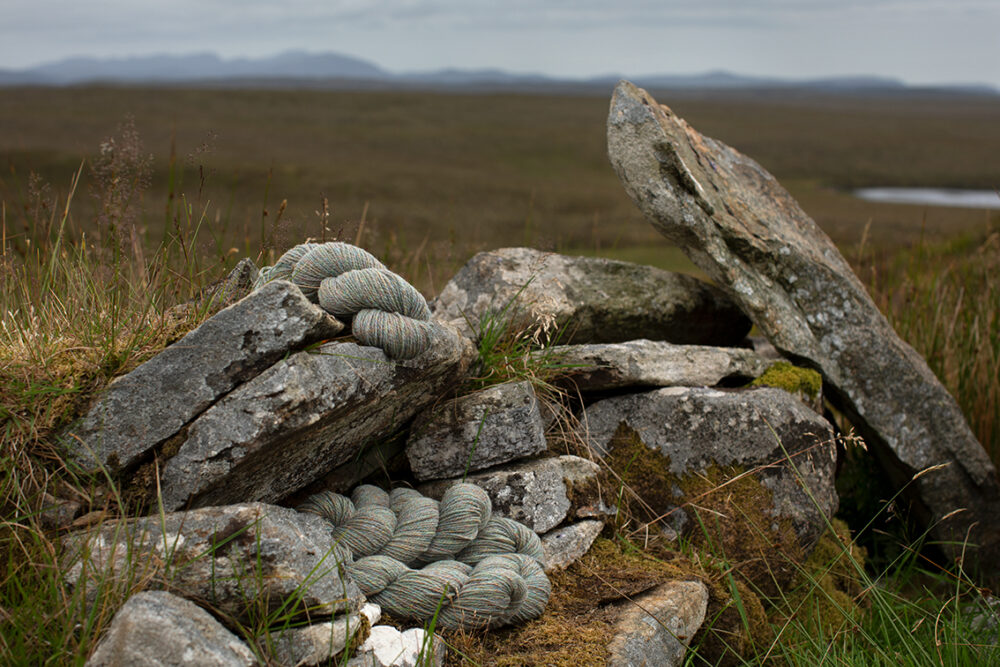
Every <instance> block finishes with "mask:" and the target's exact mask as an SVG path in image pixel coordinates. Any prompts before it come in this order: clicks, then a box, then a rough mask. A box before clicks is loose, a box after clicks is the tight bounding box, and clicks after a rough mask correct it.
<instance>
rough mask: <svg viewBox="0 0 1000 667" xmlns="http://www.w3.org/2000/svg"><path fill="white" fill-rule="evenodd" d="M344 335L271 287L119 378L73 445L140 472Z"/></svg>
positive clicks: (96, 459) (79, 427)
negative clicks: (194, 425) (272, 369)
mask: <svg viewBox="0 0 1000 667" xmlns="http://www.w3.org/2000/svg"><path fill="white" fill-rule="evenodd" d="M341 329H343V324H341V323H340V322H338V321H337V320H335V319H334V318H332V317H330V316H329V315H327V314H326V313H325V312H323V311H322V310H320V308H319V307H317V306H314V305H313V304H311V303H309V301H308V300H307V299H306V298H305V297H304V296H302V293H301V292H300V291H299V288H298V287H295V286H294V285H292V284H291V283H288V282H283V281H280V282H274V283H270V284H269V285H267V286H266V287H265V288H263V289H260V290H258V291H257V292H254V293H253V294H251V295H250V296H248V297H246V298H245V299H243V300H242V301H239V302H237V303H235V304H233V305H232V306H229V307H228V308H225V309H223V310H221V311H219V312H218V313H216V314H215V315H213V316H212V317H211V318H209V319H208V320H206V321H205V322H203V323H202V324H201V326H199V327H198V328H196V329H194V330H192V331H190V332H189V333H188V334H187V335H186V336H184V337H183V338H182V339H180V340H179V341H177V342H176V343H174V344H173V345H170V346H169V347H167V348H166V349H164V350H163V351H162V352H160V353H159V354H158V355H156V356H155V357H153V358H152V359H150V360H149V361H147V362H146V363H144V364H142V365H141V366H139V367H138V368H136V369H135V370H134V371H132V372H131V373H129V374H128V375H125V376H123V377H121V378H118V379H117V380H115V381H114V382H113V383H112V384H111V386H110V387H108V389H107V391H105V393H104V394H103V395H102V396H101V397H100V398H99V399H98V400H97V402H96V403H95V404H94V406H93V407H92V408H91V409H90V412H88V413H87V415H86V416H85V417H84V418H83V419H82V421H80V422H79V423H77V424H76V425H75V426H74V427H72V428H71V429H70V432H69V436H70V437H69V438H67V442H68V445H69V446H70V447H71V448H72V450H73V451H74V452H75V453H76V455H77V457H78V458H79V460H80V461H81V462H83V463H84V464H86V465H88V466H100V465H106V466H108V467H110V468H112V469H118V468H127V467H129V466H132V465H133V464H135V463H137V462H138V461H139V460H141V459H142V457H143V456H144V455H146V454H147V453H148V452H150V451H151V450H152V449H153V447H155V446H156V445H158V444H160V443H162V442H164V441H165V440H167V439H168V438H170V437H171V436H174V435H175V434H177V433H178V432H180V431H181V429H182V428H183V427H184V426H185V425H186V424H188V423H189V422H190V421H191V420H192V419H194V418H195V417H197V416H198V415H199V414H201V413H202V412H203V411H204V410H205V409H206V408H208V407H209V406H211V405H212V404H213V403H215V402H216V401H217V400H218V399H219V398H221V397H222V396H224V395H225V394H227V393H228V392H230V391H231V390H232V389H233V388H234V387H236V386H237V385H239V384H240V383H242V382H246V381H247V380H249V379H251V378H253V377H254V376H256V375H257V374H258V373H260V372H261V371H263V370H264V369H266V368H267V367H268V366H270V365H271V364H273V363H274V362H275V361H277V360H279V359H280V358H281V357H283V356H284V355H285V354H287V353H288V352H289V351H290V350H295V349H298V348H300V347H303V346H304V345H306V344H308V343H310V342H313V341H316V340H321V339H323V338H330V337H332V336H334V335H336V334H337V333H338V332H339V331H340V330H341Z"/></svg>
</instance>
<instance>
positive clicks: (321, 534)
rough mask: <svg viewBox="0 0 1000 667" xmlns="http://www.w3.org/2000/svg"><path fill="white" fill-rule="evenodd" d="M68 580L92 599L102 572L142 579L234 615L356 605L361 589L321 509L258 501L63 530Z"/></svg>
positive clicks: (323, 611)
mask: <svg viewBox="0 0 1000 667" xmlns="http://www.w3.org/2000/svg"><path fill="white" fill-rule="evenodd" d="M63 544H64V549H65V551H64V560H63V563H64V567H65V569H66V581H67V583H69V584H70V585H72V586H77V587H79V586H85V587H86V591H85V595H86V596H87V599H90V600H92V599H93V598H94V595H95V594H96V588H97V587H98V586H99V585H100V584H101V581H102V578H103V577H108V578H110V579H109V580H111V581H114V580H121V581H133V580H136V579H140V580H142V579H145V580H148V582H149V585H150V586H155V585H161V586H169V587H170V589H171V590H172V591H173V592H175V593H177V594H178V595H182V596H184V597H186V598H189V599H193V600H199V601H204V602H206V603H208V604H210V605H211V606H212V607H213V608H215V609H218V610H220V611H222V612H223V613H226V614H229V615H231V616H233V617H235V618H240V619H245V618H246V617H247V613H248V611H247V610H248V608H249V607H250V606H255V605H260V604H263V605H266V606H267V608H269V609H277V608H279V607H280V606H281V605H282V604H284V603H285V601H286V600H289V599H294V600H295V604H293V605H291V606H289V607H288V609H287V610H288V611H289V612H296V611H305V610H306V609H308V610H309V613H310V614H311V615H312V616H313V617H317V616H320V617H322V616H323V615H328V616H329V615H333V614H335V613H348V612H354V611H357V610H358V608H360V606H361V604H362V603H363V602H364V596H363V595H362V593H361V590H360V589H359V588H358V587H357V585H356V584H355V583H354V582H353V581H352V580H350V579H349V578H348V577H347V575H346V574H345V573H344V571H343V567H342V564H343V563H344V562H345V561H347V560H348V559H349V558H350V554H349V552H347V551H346V550H344V549H343V548H341V547H338V546H336V545H335V542H334V540H333V538H332V536H331V534H330V525H329V524H328V523H327V522H326V521H324V520H323V519H321V518H320V517H318V516H315V515H312V514H303V513H299V512H296V511H295V510H292V509H289V508H287V507H277V506H274V505H265V504H262V503H248V504H244V505H230V506H225V507H206V508H203V509H199V510H193V511H190V512H174V513H170V514H166V515H164V517H163V518H162V521H161V518H160V517H158V516H152V517H144V518H140V519H133V520H130V521H127V522H121V523H120V522H118V521H111V522H106V523H105V524H104V525H102V526H99V527H98V528H97V529H95V530H91V531H87V532H80V533H71V534H70V535H68V536H66V537H65V538H64V542H63Z"/></svg>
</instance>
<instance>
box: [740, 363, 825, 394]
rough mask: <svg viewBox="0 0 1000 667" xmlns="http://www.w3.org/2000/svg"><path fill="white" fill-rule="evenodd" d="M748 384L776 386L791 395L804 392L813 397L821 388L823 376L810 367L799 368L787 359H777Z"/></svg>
mask: <svg viewBox="0 0 1000 667" xmlns="http://www.w3.org/2000/svg"><path fill="white" fill-rule="evenodd" d="M750 386H751V387H777V388H778V389H784V390H785V391H787V392H788V393H790V394H793V395H798V394H804V395H805V396H807V397H809V398H812V399H815V398H817V397H818V396H819V392H820V390H821V389H822V388H823V377H822V376H821V375H820V374H819V373H817V372H816V371H814V370H812V369H810V368H801V367H799V366H795V365H792V364H790V363H788V362H787V361H778V362H776V363H774V364H772V365H771V366H770V367H769V368H768V369H767V370H766V371H764V372H763V373H762V374H761V375H760V377H758V378H757V379H756V380H754V381H753V382H751V383H750Z"/></svg>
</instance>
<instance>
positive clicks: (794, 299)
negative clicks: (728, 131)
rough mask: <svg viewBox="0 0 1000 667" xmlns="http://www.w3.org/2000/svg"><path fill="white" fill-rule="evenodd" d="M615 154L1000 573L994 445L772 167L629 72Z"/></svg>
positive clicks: (948, 546)
mask: <svg viewBox="0 0 1000 667" xmlns="http://www.w3.org/2000/svg"><path fill="white" fill-rule="evenodd" d="M608 153H609V156H610V158H611V163H612V165H613V166H614V168H615V171H616V172H617V173H618V176H619V177H620V178H621V181H622V183H623V184H624V185H625V189H626V191H627V192H628V194H629V195H630V196H631V198H632V199H633V201H635V202H636V204H637V205H638V206H639V208H640V209H642V211H643V213H644V214H645V215H646V217H647V218H649V220H650V221H651V222H652V223H653V225H654V226H655V227H656V228H657V229H659V230H660V232H662V233H663V234H664V236H666V237H667V238H668V239H670V240H671V241H673V242H674V243H676V244H677V245H678V246H680V247H681V248H682V249H683V250H684V251H685V252H686V253H687V254H688V256H689V257H690V258H691V259H692V261H694V263H695V264H697V265H698V266H699V267H701V268H702V269H703V270H705V271H706V272H707V273H708V275H709V276H711V277H712V279H713V280H714V281H715V282H716V283H717V284H719V285H721V286H723V287H725V288H726V290H727V291H728V292H729V294H730V295H731V296H732V297H733V299H735V300H736V302H737V303H738V304H740V306H741V307H742V308H743V310H744V311H745V312H746V313H747V314H748V315H749V316H750V317H751V319H752V320H753V321H754V323H755V324H756V325H757V326H758V327H759V328H760V330H761V332H762V333H764V334H765V335H766V336H767V337H768V339H769V340H770V341H771V342H772V343H773V344H774V346H775V347H776V348H777V349H778V350H779V351H780V352H781V353H782V354H784V355H785V356H787V357H789V358H790V359H792V360H793V361H795V362H796V363H800V364H801V363H804V364H806V365H808V366H810V367H812V368H815V369H816V370H818V371H819V372H820V373H822V375H823V380H824V383H825V384H826V396H827V399H828V400H829V401H830V402H831V403H833V404H834V405H835V406H836V407H837V408H838V409H839V410H840V411H842V412H843V413H844V414H846V415H847V417H848V418H849V419H850V420H851V422H852V423H853V424H854V425H855V426H856V427H857V428H858V430H859V432H860V433H861V435H862V436H863V437H864V438H865V440H866V441H867V442H868V444H869V446H870V447H871V448H872V449H873V450H874V451H875V453H876V455H877V456H878V458H879V459H880V460H881V461H882V463H883V465H884V466H885V467H886V468H887V471H888V472H889V474H890V476H891V477H892V478H893V480H894V483H895V484H896V485H897V487H898V488H903V489H904V492H905V493H906V495H907V497H908V498H910V499H911V500H912V501H913V506H914V508H915V509H916V510H917V513H918V515H919V517H920V518H922V519H923V521H924V522H925V524H926V525H927V526H928V527H929V528H930V530H931V534H932V535H933V536H935V537H937V538H938V539H939V540H941V542H942V546H943V548H944V549H945V552H946V553H947V554H949V555H951V556H954V557H959V556H962V555H963V554H967V555H968V556H972V557H973V558H975V559H976V560H978V562H979V565H980V566H982V567H983V568H985V569H987V570H990V571H992V572H994V573H996V572H997V571H1000V482H998V479H997V472H996V469H995V467H994V465H993V463H992V462H991V461H990V459H989V456H988V455H987V454H986V452H985V451H984V450H983V447H982V446H981V445H980V444H979V442H977V441H976V438H975V436H974V435H973V434H972V431H971V430H970V429H969V426H968V424H967V423H966V421H965V419H964V417H963V416H962V413H961V411H960V410H959V408H958V405H957V404H956V402H955V400H954V399H953V398H952V396H951V395H950V394H949V393H948V391H947V390H946V389H945V388H944V387H943V386H942V385H941V383H940V382H939V381H938V380H937V378H936V377H935V376H934V374H933V373H932V372H931V370H930V369H929V368H928V366H927V364H926V363H925V361H924V360H923V359H922V358H921V357H920V355H918V354H917V353H916V352H915V351H914V350H913V349H912V348H911V347H910V346H909V345H907V344H906V343H904V342H903V341H902V340H900V338H899V336H897V335H896V333H895V331H893V329H892V327H891V326H890V325H889V323H888V322H887V321H886V319H885V317H884V316H883V315H882V314H881V313H880V312H879V310H878V308H877V307H876V306H875V304H874V303H872V301H871V299H870V298H869V296H868V293H867V292H866V290H865V288H864V286H863V285H862V284H861V282H860V281H859V280H858V279H857V277H855V275H854V273H853V272H852V271H851V268H850V266H849V265H848V263H847V262H846V261H845V260H844V258H843V257H842V256H841V255H840V253H839V252H838V251H837V248H836V247H835V246H834V245H833V243H832V242H831V241H830V239H829V237H827V236H826V234H824V233H823V232H822V231H821V230H820V229H819V227H818V226H817V225H816V223H815V222H813V220H812V219H810V218H809V216H808V215H806V213H805V212H804V211H803V210H802V209H801V208H800V207H799V206H798V204H797V203H796V202H795V201H794V199H792V197H791V196H790V195H789V194H788V192H786V191H785V190H784V189H783V188H782V187H781V186H780V185H779V184H778V182H777V181H776V180H775V179H774V177H773V176H771V175H770V174H769V173H768V172H767V171H765V170H764V169H763V168H762V167H761V166H760V165H758V164H757V163H756V162H754V161H753V160H751V159H749V158H748V157H746V156H744V155H742V154H740V153H738V152H737V151H735V150H733V149H732V148H730V147H728V146H726V145H725V144H723V143H721V142H719V141H716V140H714V139H711V138H709V137H705V136H703V135H701V134H699V133H698V132H697V131H696V130H694V129H693V128H692V127H690V126H689V125H688V124H687V123H685V122H684V121H683V120H682V119H680V118H679V117H677V116H676V115H675V114H674V113H673V112H672V111H671V110H670V109H669V108H668V107H666V106H662V105H659V104H657V103H656V101H655V100H654V99H653V98H652V97H651V96H650V95H649V94H648V93H647V92H646V91H644V90H641V89H639V88H637V87H635V86H634V85H632V84H631V83H628V82H626V81H623V82H621V83H620V84H618V87H617V88H616V90H615V94H614V97H613V99H612V101H611V109H610V115H609V118H608ZM921 473H924V474H921ZM889 493H890V494H891V492H889ZM977 549H978V555H977V554H976V550H977Z"/></svg>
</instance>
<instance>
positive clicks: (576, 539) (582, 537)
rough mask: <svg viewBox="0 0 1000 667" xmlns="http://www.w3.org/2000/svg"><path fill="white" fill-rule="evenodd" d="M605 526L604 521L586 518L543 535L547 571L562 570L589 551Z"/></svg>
mask: <svg viewBox="0 0 1000 667" xmlns="http://www.w3.org/2000/svg"><path fill="white" fill-rule="evenodd" d="M603 528H604V522H603V521H598V520H597V519H586V520H584V521H580V522H578V523H573V524H570V525H568V526H563V527H562V528H556V529H555V530H552V531H549V532H547V533H545V534H544V535H542V550H543V551H544V552H545V571H546V572H554V571H556V570H562V569H565V568H567V567H569V566H570V565H572V564H573V563H575V562H576V561H577V559H578V558H580V556H582V555H584V554H585V553H587V551H588V550H589V549H590V546H591V545H592V544H593V543H594V540H596V539H597V536H598V535H600V534H601V530H602V529H603Z"/></svg>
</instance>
